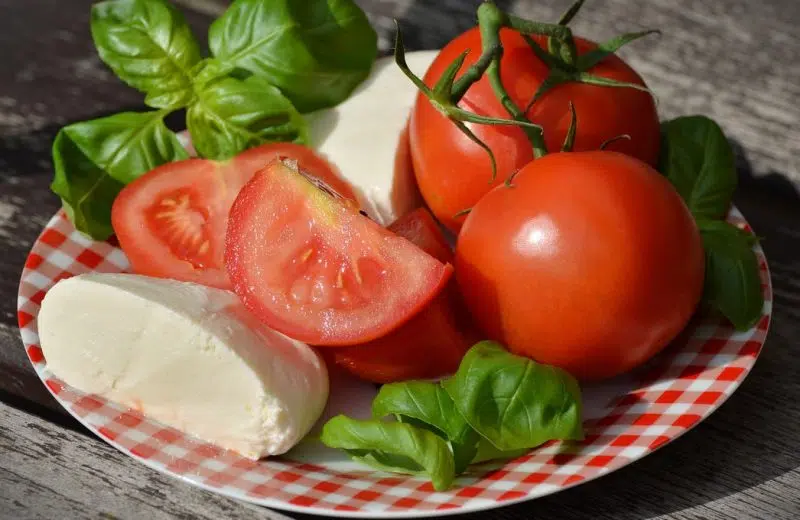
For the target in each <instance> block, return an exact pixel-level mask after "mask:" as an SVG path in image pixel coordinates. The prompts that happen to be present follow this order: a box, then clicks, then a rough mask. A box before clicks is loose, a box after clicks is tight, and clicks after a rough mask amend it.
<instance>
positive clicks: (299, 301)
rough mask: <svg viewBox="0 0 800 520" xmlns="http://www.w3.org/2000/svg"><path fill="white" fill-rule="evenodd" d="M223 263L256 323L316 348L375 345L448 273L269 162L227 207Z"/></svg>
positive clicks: (447, 266) (286, 169) (434, 292)
mask: <svg viewBox="0 0 800 520" xmlns="http://www.w3.org/2000/svg"><path fill="white" fill-rule="evenodd" d="M225 242H226V244H225V266H226V269H227V271H228V274H229V276H230V278H231V280H232V281H233V289H234V291H235V292H236V294H237V295H238V296H239V298H240V299H241V300H242V302H243V303H244V304H245V306H246V307H247V308H248V309H250V311H251V312H252V313H253V314H255V315H256V316H257V317H258V318H260V319H261V321H262V322H264V323H265V324H267V325H268V326H270V327H272V328H273V329H276V330H278V331H279V332H282V333H283V334H286V335H287V336H290V337H292V338H294V339H296V340H299V341H303V342H305V343H309V344H312V345H317V346H343V345H354V344H359V343H363V342H366V341H370V340H373V339H375V338H378V337H380V336H383V335H385V334H388V333H389V332H391V331H392V330H394V329H396V328H398V327H399V326H401V325H402V324H403V323H405V322H407V321H408V320H409V319H411V318H412V317H413V316H414V315H415V314H416V313H417V312H419V311H420V310H421V309H422V308H423V307H424V306H425V305H426V304H427V303H428V302H429V301H430V300H431V299H432V298H434V297H435V296H436V295H437V294H438V293H439V292H440V291H441V289H442V288H443V287H444V286H445V285H446V284H447V282H448V280H449V279H450V278H451V275H452V273H453V268H452V266H451V265H450V264H443V263H442V262H439V261H438V260H436V259H435V258H433V257H432V256H430V255H428V254H427V253H425V252H424V251H422V250H421V249H419V248H417V247H416V246H414V245H413V244H412V243H411V242H409V241H408V240H406V239H404V238H401V237H398V236H397V235H395V234H394V233H392V232H390V231H388V230H386V229H385V228H383V227H381V226H380V225H379V224H377V223H375V222H373V221H372V220H370V219H369V218H367V217H365V216H363V215H361V214H359V212H358V210H357V209H356V208H355V207H354V206H353V205H351V204H347V203H344V202H343V201H341V200H339V199H336V198H334V197H331V196H329V195H328V194H326V193H325V192H324V191H322V190H319V189H318V188H317V187H316V186H315V185H314V184H312V183H311V182H309V180H308V179H307V178H305V177H304V176H303V175H301V174H300V172H299V171H298V170H296V169H294V168H293V167H292V166H291V164H290V163H287V162H284V161H281V160H275V161H273V162H271V163H270V164H268V165H267V166H266V167H265V168H264V169H262V170H260V171H259V172H258V173H256V175H255V176H254V177H253V178H252V179H251V180H250V182H248V183H247V184H246V185H245V187H244V188H242V190H241V191H240V192H239V195H238V196H237V197H236V201H235V202H234V204H233V206H232V207H231V211H230V219H229V222H228V230H227V235H226V239H225Z"/></svg>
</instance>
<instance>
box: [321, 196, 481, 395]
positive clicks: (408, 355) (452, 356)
mask: <svg viewBox="0 0 800 520" xmlns="http://www.w3.org/2000/svg"><path fill="white" fill-rule="evenodd" d="M389 230H390V231H392V232H394V233H397V234H398V235H400V236H401V237H403V238H406V239H408V240H410V241H411V242H413V243H414V244H415V245H416V246H417V247H419V248H421V249H422V250H423V251H425V252H426V253H428V254H430V255H431V256H433V257H434V258H436V259H437V260H439V261H440V262H445V263H450V262H452V261H453V250H452V249H451V248H450V245H449V244H448V243H447V241H446V240H445V238H444V234H443V233H442V230H441V229H440V228H439V226H438V224H437V223H436V222H435V221H434V220H433V217H432V216H431V214H430V212H428V210H427V209H424V208H419V209H417V210H414V211H412V212H411V213H408V214H407V215H405V216H403V217H401V218H399V219H397V220H396V221H395V222H394V223H392V224H391V225H390V226H389ZM463 305H464V304H463V302H462V300H461V296H460V295H459V294H458V289H457V287H456V283H455V280H450V282H449V283H448V284H447V286H446V287H445V288H444V290H443V291H442V292H440V293H439V294H438V295H437V296H436V297H435V298H434V299H433V300H431V302H430V303H429V304H428V305H427V306H426V307H425V308H424V309H422V310H421V311H420V312H419V313H417V314H416V315H415V316H414V317H413V318H411V319H410V320H409V321H408V322H406V323H405V324H404V325H402V326H400V327H399V328H398V329H396V330H394V331H393V332H390V333H389V334H387V335H386V336H382V337H380V338H378V339H374V340H372V341H368V342H367V343H363V344H361V345H356V346H353V347H344V348H338V349H335V350H334V351H333V360H334V362H335V363H336V364H338V365H339V366H341V367H343V368H345V369H346V370H348V371H349V372H351V373H353V374H355V375H357V376H358V377H360V378H362V379H365V380H367V381H372V382H374V383H392V382H395V381H406V380H409V379H429V378H435V377H440V376H445V375H448V374H452V373H454V372H455V371H456V370H457V369H458V365H459V363H461V358H462V357H464V354H465V353H466V351H467V350H468V349H469V347H470V346H472V344H474V343H475V342H476V341H477V340H478V337H477V336H476V335H475V334H474V332H473V330H472V327H471V325H470V323H469V321H470V320H468V319H466V316H465V314H466V313H465V309H464V307H463Z"/></svg>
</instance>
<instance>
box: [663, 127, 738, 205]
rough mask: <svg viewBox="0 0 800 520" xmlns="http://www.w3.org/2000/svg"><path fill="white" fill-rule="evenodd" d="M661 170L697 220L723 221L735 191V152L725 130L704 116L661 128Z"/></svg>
mask: <svg viewBox="0 0 800 520" xmlns="http://www.w3.org/2000/svg"><path fill="white" fill-rule="evenodd" d="M661 131H662V151H661V160H660V165H659V171H661V173H663V174H664V175H666V176H667V178H668V179H669V180H670V182H672V184H673V186H675V188H676V189H677V190H678V193H680V194H681V197H683V200H684V201H686V204H687V206H688V207H689V209H690V210H691V211H692V213H693V214H694V216H695V217H696V218H704V219H719V218H723V217H724V216H725V215H726V214H727V213H728V209H729V208H730V205H731V199H732V198H733V192H734V191H735V190H736V183H737V177H736V165H735V160H734V155H733V150H732V149H731V145H730V143H729V142H728V140H727V139H726V138H725V134H724V133H723V132H722V129H721V128H720V127H719V125H717V123H715V122H714V121H712V120H711V119H709V118H707V117H704V116H687V117H679V118H677V119H673V120H671V121H666V122H664V123H663V124H662V125H661Z"/></svg>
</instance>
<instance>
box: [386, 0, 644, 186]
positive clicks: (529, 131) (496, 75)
mask: <svg viewBox="0 0 800 520" xmlns="http://www.w3.org/2000/svg"><path fill="white" fill-rule="evenodd" d="M584 2H585V0H576V1H575V2H574V3H573V4H572V5H571V6H570V7H569V9H567V11H566V12H565V13H564V14H563V15H561V17H560V18H559V20H558V23H555V24H552V23H544V22H537V21H532V20H526V19H524V18H520V17H518V16H514V15H511V14H506V13H504V12H503V11H501V10H500V9H499V8H498V7H497V6H496V5H495V4H494V2H492V1H491V0H486V1H484V2H483V3H482V4H481V5H480V6H479V7H478V12H477V15H478V27H479V31H480V34H481V55H480V57H479V58H478V59H477V60H476V61H475V62H474V63H473V64H472V65H471V66H470V67H469V68H468V69H467V70H465V71H464V73H463V74H462V75H461V76H460V77H459V78H458V79H456V76H457V75H458V73H459V71H460V70H461V67H462V66H463V64H464V60H465V58H466V54H467V53H466V52H464V53H462V54H461V55H460V56H459V57H458V58H456V59H455V60H454V61H453V62H452V63H451V64H450V65H449V66H448V68H447V70H446V71H445V72H444V73H443V74H442V77H441V78H439V80H438V81H437V83H436V85H435V86H434V87H433V88H429V87H428V86H427V85H425V83H424V82H423V81H422V80H421V79H420V78H418V77H417V76H415V75H414V74H413V73H412V72H411V70H410V69H409V68H408V65H407V64H406V62H405V50H404V48H403V39H402V35H401V34H400V28H399V26H397V35H396V41H395V62H396V63H397V65H398V66H399V67H400V69H401V70H402V71H403V73H405V75H406V76H408V78H409V79H410V80H411V81H412V82H413V83H414V84H415V85H416V86H417V88H418V89H419V90H420V91H421V92H422V93H423V94H424V95H425V97H427V98H428V99H429V100H430V102H431V104H432V105H433V107H434V108H435V109H436V110H437V111H439V112H440V113H441V114H443V115H444V116H445V117H447V118H448V119H450V120H451V121H452V122H453V124H455V125H456V126H457V127H458V128H459V130H461V132H463V133H464V134H465V135H466V136H467V137H468V138H469V139H471V140H472V141H473V142H475V143H476V144H477V145H478V146H480V147H481V148H483V150H484V151H486V153H487V154H488V155H489V158H490V160H491V165H492V178H491V181H490V183H493V182H494V180H495V178H496V175H497V164H496V161H495V157H494V154H493V153H492V150H491V149H490V148H489V147H488V146H487V145H486V144H485V143H484V142H483V141H481V140H480V138H478V136H476V135H475V133H474V132H472V131H471V130H470V128H469V127H468V126H467V125H466V123H476V124H486V125H512V126H518V127H520V128H521V129H522V130H523V131H524V132H525V135H526V137H527V138H528V141H529V142H530V143H531V147H532V148H533V153H534V157H536V158H540V157H542V156H544V155H546V154H547V153H548V150H547V147H546V144H545V140H544V134H543V129H542V128H541V127H540V126H539V125H536V124H534V123H532V122H531V121H530V120H529V119H528V118H527V116H526V114H527V113H528V112H529V111H530V109H531V107H532V106H533V105H534V104H535V103H536V101H538V100H539V99H540V98H541V96H542V95H544V94H545V93H546V92H547V91H548V90H550V89H552V88H554V87H556V86H558V85H560V84H562V83H569V82H577V83H584V84H587V85H595V86H601V87H612V88H632V89H636V90H642V91H645V92H648V93H649V94H651V95H653V94H652V92H651V91H650V90H649V89H647V88H646V87H644V86H642V85H637V84H635V83H626V82H620V81H616V80H612V79H608V78H604V77H601V76H596V75H594V74H592V73H590V72H589V69H591V68H592V67H594V66H595V65H597V64H598V63H600V61H602V60H603V59H605V58H606V57H607V56H609V55H610V54H613V53H615V52H616V51H617V50H619V49H620V48H621V47H622V46H623V45H626V44H628V43H630V42H632V41H635V40H638V39H639V38H642V37H644V36H647V35H650V34H658V33H659V31H655V30H648V31H640V32H632V33H625V34H622V35H620V36H617V37H615V38H613V39H611V40H608V41H606V42H604V43H600V44H599V45H598V46H597V48H596V49H594V50H592V51H590V52H587V53H585V54H583V55H580V56H579V55H578V51H577V46H576V44H575V38H574V37H573V34H572V30H571V29H570V28H569V27H568V24H569V23H570V22H571V21H572V19H573V18H574V17H575V16H576V15H577V14H578V12H579V11H580V9H581V7H582V6H583V4H584ZM503 28H508V29H512V30H515V31H517V32H518V33H520V34H521V35H522V36H523V37H524V38H525V40H526V42H527V43H528V45H529V47H530V48H531V51H532V52H533V53H534V54H536V56H537V57H538V58H539V59H540V60H542V62H544V63H545V64H546V65H547V66H548V68H549V70H550V72H549V75H548V76H547V77H546V78H545V80H544V81H543V82H542V84H541V85H540V87H539V88H538V89H537V91H536V92H535V93H534V95H533V97H532V98H531V100H530V101H529V102H528V104H527V105H526V106H525V108H524V109H522V108H520V107H519V106H518V105H517V104H516V102H514V100H513V99H511V96H509V94H508V92H507V91H506V89H505V86H504V85H503V80H502V77H501V69H500V62H501V60H502V58H503V46H502V43H501V41H500V30H501V29H503ZM532 36H543V37H545V38H547V49H545V48H543V47H542V46H541V45H540V44H539V43H538V42H537V41H536V40H534V39H533V38H532ZM484 75H485V76H486V77H487V79H488V81H489V84H490V85H491V88H492V90H493V92H494V94H495V96H496V97H497V99H498V101H500V103H501V104H502V106H503V108H504V109H505V110H506V112H507V113H508V115H509V116H510V117H511V119H502V118H494V117H485V116H479V115H478V114H473V113H470V112H468V111H466V110H463V109H461V108H459V107H458V106H457V104H458V103H459V101H461V99H462V98H463V97H464V95H466V93H467V91H468V90H469V88H470V87H471V86H472V85H473V84H475V82H476V81H478V80H479V79H481V78H482V77H483V76H484ZM570 110H571V113H572V124H571V125H570V132H568V135H567V142H565V143H564V146H565V147H566V148H568V149H571V147H572V145H573V143H574V139H575V126H576V122H575V121H576V115H575V108H574V106H572V104H571V103H570ZM620 138H624V137H620ZM508 180H510V178H509V179H508Z"/></svg>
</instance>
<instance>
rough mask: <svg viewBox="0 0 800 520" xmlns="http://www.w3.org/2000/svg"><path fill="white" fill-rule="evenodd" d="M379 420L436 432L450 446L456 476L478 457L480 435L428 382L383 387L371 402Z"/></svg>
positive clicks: (448, 399) (450, 400) (446, 395)
mask: <svg viewBox="0 0 800 520" xmlns="http://www.w3.org/2000/svg"><path fill="white" fill-rule="evenodd" d="M372 415H373V417H375V418H377V419H381V418H384V417H388V416H393V417H394V418H396V419H397V420H398V421H400V422H406V423H410V424H413V425H415V426H419V427H422V428H425V429H428V430H431V431H432V432H434V433H436V434H437V435H439V436H440V437H442V438H443V439H444V440H446V441H447V442H448V443H449V444H450V449H451V450H452V452H453V462H454V464H455V468H456V474H458V473H461V472H463V471H464V470H465V469H466V468H467V466H468V465H469V464H470V463H471V462H472V460H473V459H474V458H475V454H476V453H477V450H478V439H479V435H478V434H477V432H475V430H473V429H472V428H471V427H470V425H469V424H468V423H467V421H466V420H465V419H464V417H463V416H462V415H461V414H460V413H459V412H458V410H456V407H455V404H454V403H453V400H452V399H451V398H450V396H449V395H448V394H447V392H446V391H445V390H444V388H442V386H441V385H439V384H436V383H431V382H429V381H404V382H402V383H392V384H388V385H383V386H382V387H381V389H380V391H379V392H378V395H377V396H376V397H375V400H374V401H373V402H372Z"/></svg>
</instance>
